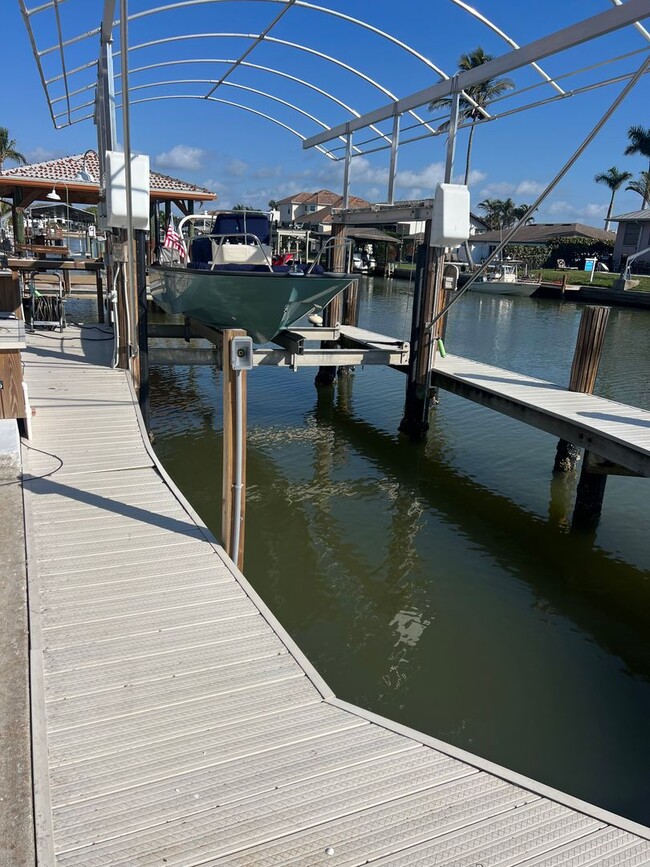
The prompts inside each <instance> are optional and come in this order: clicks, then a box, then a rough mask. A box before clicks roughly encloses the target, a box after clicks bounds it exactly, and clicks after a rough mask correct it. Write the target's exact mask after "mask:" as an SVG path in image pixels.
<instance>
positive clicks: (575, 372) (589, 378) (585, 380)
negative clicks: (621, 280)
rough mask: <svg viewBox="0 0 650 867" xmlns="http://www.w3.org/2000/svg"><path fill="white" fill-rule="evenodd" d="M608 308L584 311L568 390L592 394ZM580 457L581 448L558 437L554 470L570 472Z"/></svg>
mask: <svg viewBox="0 0 650 867" xmlns="http://www.w3.org/2000/svg"><path fill="white" fill-rule="evenodd" d="M609 311H610V308H609V307H596V306H592V305H590V306H588V307H585V308H584V310H583V311H582V317H581V319H580V327H579V329H578V337H577V340H576V348H575V352H574V354H573V363H572V365H571V375H570V377H569V391H580V392H583V393H584V394H593V391H594V387H595V385H596V376H597V374H598V366H599V365H600V356H601V354H602V351H603V344H604V341H605V331H606V329H607V320H608V319H609ZM578 456H579V450H578V448H576V446H575V445H574V444H573V443H570V442H567V441H566V440H559V441H558V444H557V450H556V453H555V464H554V466H553V472H555V473H567V472H571V471H572V470H574V469H575V465H576V462H577V460H578Z"/></svg>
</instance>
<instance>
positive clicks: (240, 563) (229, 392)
mask: <svg viewBox="0 0 650 867" xmlns="http://www.w3.org/2000/svg"><path fill="white" fill-rule="evenodd" d="M222 334H223V340H222V344H221V375H222V377H223V483H222V497H221V543H222V545H223V547H224V548H225V551H226V553H227V554H228V556H229V557H230V558H231V560H233V561H234V562H235V563H236V565H237V568H238V569H243V567H244V535H245V534H244V530H245V526H246V523H245V516H246V371H245V370H242V371H240V372H239V373H237V372H236V371H234V370H233V369H232V366H231V364H230V344H231V343H232V339H233V337H245V336H246V332H245V331H244V330H243V329H241V328H229V329H226V330H224V331H223V332H222ZM237 376H239V377H240V378H241V379H240V381H241V388H242V400H241V412H242V417H241V419H237V416H236V409H237V401H236V388H237V380H236V377H237ZM238 422H240V423H241V428H242V442H243V444H244V446H243V456H242V478H241V484H242V490H241V520H240V530H239V547H238V550H237V551H233V514H234V501H235V443H236V430H237V424H238Z"/></svg>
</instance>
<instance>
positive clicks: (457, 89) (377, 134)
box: [19, 0, 650, 202]
mask: <svg viewBox="0 0 650 867" xmlns="http://www.w3.org/2000/svg"><path fill="white" fill-rule="evenodd" d="M74 2H76V0H47V2H44V3H41V4H40V5H38V6H34V7H32V8H28V7H27V5H26V0H19V4H20V8H21V11H22V14H23V17H24V20H25V24H26V27H27V31H28V34H29V38H30V42H31V45H32V50H33V53H34V57H35V60H36V63H37V66H38V70H39V74H40V77H41V82H42V85H43V88H44V91H45V95H46V98H47V101H48V105H49V109H50V114H51V117H52V121H53V123H54V126H55V127H56V128H62V127H65V126H70V125H72V124H76V123H79V122H82V121H86V120H88V119H90V118H93V119H95V121H96V122H98V127H99V128H98V138H99V144H100V151H101V149H102V148H104V149H105V148H106V147H115V144H116V141H115V136H116V134H115V111H116V109H117V108H120V107H122V108H124V109H127V107H128V103H129V101H130V102H131V104H140V103H146V102H155V101H159V100H161V101H162V100H187V99H192V100H204V101H206V102H214V103H217V104H221V105H227V106H230V107H233V108H236V109H238V110H241V111H245V112H248V113H251V114H253V115H256V116H257V117H260V118H262V119H264V120H267V121H269V122H271V123H273V124H275V125H276V126H279V127H280V128H282V129H283V130H285V131H287V132H289V133H291V134H292V135H295V136H296V137H298V138H299V139H300V140H301V141H302V143H303V148H312V147H313V148H317V149H318V150H319V151H320V152H321V153H323V154H324V155H325V156H326V157H328V158H329V159H331V160H335V161H339V160H340V161H344V162H345V170H344V176H345V181H344V199H345V200H347V199H348V197H349V176H350V163H351V160H352V159H354V158H355V157H357V156H362V155H367V154H372V153H376V152H377V151H380V150H384V149H387V150H389V151H390V168H389V171H388V201H389V202H392V201H393V195H394V186H395V176H396V172H397V158H398V152H399V148H400V147H402V146H403V145H405V144H409V143H412V142H416V141H420V140H422V139H424V138H428V137H432V136H437V135H440V134H441V132H442V131H443V129H444V132H445V133H446V132H447V126H450V127H451V130H450V143H449V147H448V158H447V163H448V165H447V172H446V174H447V175H448V174H449V170H450V162H451V164H453V145H454V141H455V135H456V130H457V129H459V128H462V127H463V125H467V124H463V123H462V122H459V118H458V108H457V104H458V99H459V98H460V95H462V94H464V97H465V99H468V101H469V102H470V103H471V102H472V100H471V99H470V98H469V97H468V96H467V93H466V92H465V91H464V89H467V88H470V87H472V86H474V85H476V84H479V83H481V82H482V81H485V80H487V79H489V78H493V77H497V76H499V75H503V74H505V73H508V72H511V71H514V70H517V69H519V68H521V67H523V66H530V67H531V68H532V69H533V70H534V71H535V73H536V75H537V76H538V77H539V79H540V80H539V81H538V82H537V83H535V84H532V85H529V86H527V87H524V88H516V89H514V90H512V91H509V92H508V93H506V94H504V95H503V96H502V97H500V98H499V99H497V100H494V101H492V102H491V103H490V110H491V112H494V110H495V109H496V110H497V113H496V114H495V113H488V112H487V111H486V110H484V109H479V110H480V112H481V114H482V118H481V121H480V122H492V121H494V120H497V119H501V118H504V117H508V116H511V115H513V114H516V113H518V112H522V111H527V110H529V109H531V108H535V107H538V106H540V105H545V104H548V103H550V102H553V101H557V100H563V99H566V98H567V97H572V96H576V95H578V94H580V93H585V92H588V91H590V90H593V89H595V88H599V87H604V86H606V85H609V84H612V83H613V82H616V81H621V80H625V79H626V78H630V77H631V76H632V75H633V71H630V72H629V73H624V74H622V75H621V74H618V75H613V76H612V75H610V76H609V77H608V76H605V77H601V78H597V79H595V80H593V81H591V82H589V83H588V84H583V83H581V84H579V85H576V86H575V87H573V88H571V89H565V88H567V87H569V85H568V83H567V82H568V80H569V79H570V78H571V77H572V76H578V75H583V74H584V73H585V72H588V71H594V70H596V69H598V68H599V67H601V66H604V65H605V64H607V63H614V62H617V61H618V62H620V61H623V60H625V59H627V57H629V56H631V55H632V54H634V53H635V52H631V53H630V52H629V53H628V54H627V55H621V56H620V57H615V58H605V59H604V60H601V61H599V62H598V63H594V64H592V65H591V66H588V67H583V68H581V69H574V70H569V71H566V72H563V73H562V75H556V76H555V77H552V76H551V75H549V74H548V73H547V72H546V71H545V70H544V69H543V68H542V67H541V66H540V61H541V60H543V59H544V58H546V57H548V56H551V55H555V54H558V53H560V52H562V51H565V50H567V49H570V48H571V47H574V46H577V45H580V44H582V43H584V42H586V41H589V40H595V39H597V38H598V37H600V36H603V35H605V34H607V33H610V32H612V31H614V30H618V29H620V28H622V27H626V26H630V25H633V26H635V27H636V28H637V30H638V31H639V32H640V33H641V34H642V35H643V36H644V37H645V39H646V41H647V42H648V43H650V34H649V33H648V31H647V30H646V29H645V28H644V27H643V25H642V24H641V23H640V22H641V21H642V20H643V19H644V18H646V17H647V16H650V0H626V2H625V3H623V0H610V3H611V4H612V8H609V9H607V10H606V11H603V12H600V13H598V14H596V15H594V16H592V17H591V18H588V19H586V20H585V21H582V22H579V23H577V24H575V25H572V26H570V27H568V28H565V29H563V30H560V31H558V32H557V33H554V34H551V35H550V36H546V37H543V38H542V39H538V40H536V41H534V42H532V43H529V44H528V45H525V46H523V47H522V46H520V45H519V44H518V43H517V42H516V41H515V40H514V39H513V37H512V36H510V35H509V34H508V33H507V32H506V31H505V30H504V29H503V28H502V27H501V26H499V24H497V23H496V22H495V21H493V20H491V19H490V18H488V17H487V16H486V15H483V14H482V13H481V12H480V11H478V10H477V9H475V8H473V7H471V6H469V5H468V4H467V3H466V2H464V0H448V2H449V3H451V4H453V5H454V6H455V7H457V8H458V9H460V10H462V11H463V12H464V13H466V14H467V15H468V16H471V17H472V18H473V19H474V20H475V21H477V22H479V23H480V24H481V25H483V26H485V27H486V29H488V30H489V31H490V32H492V33H494V34H496V36H498V37H499V38H500V39H501V40H503V41H504V42H505V43H506V44H507V45H508V46H509V47H510V48H511V49H512V50H511V51H509V52H507V53H506V54H503V55H501V56H499V57H497V58H496V59H495V60H493V61H491V62H490V63H487V64H484V65H483V66H481V67H477V68H476V69H472V70H469V71H467V72H462V73H460V74H458V75H452V76H450V75H448V74H447V73H446V72H445V71H444V70H443V69H442V68H440V66H439V65H437V64H436V63H435V62H434V61H433V60H431V59H430V58H428V57H426V56H425V55H423V54H422V53H421V52H419V51H417V50H416V49H415V48H414V47H412V46H410V45H408V44H407V43H405V42H403V41H402V40H400V39H398V38H397V37H395V36H393V35H392V34H390V33H388V32H387V31H385V30H382V29H380V28H379V27H377V26H375V25H374V24H372V23H370V22H369V21H364V20H362V19H360V18H355V17H353V16H352V15H348V14H346V13H344V12H341V11H339V10H335V9H328V8H327V7H325V6H321V5H318V4H315V3H311V2H308V0H178V2H168V3H153V2H152V3H151V5H150V8H147V9H141V10H139V11H137V12H134V13H132V14H128V10H127V3H126V0H120V3H119V4H118V3H117V0H104V14H103V18H102V22H101V23H100V24H99V25H97V26H95V27H93V28H92V29H90V30H86V31H80V32H77V33H73V34H72V35H70V34H64V32H63V26H62V20H61V7H62V6H63V5H64V4H65V5H69V6H72V4H73V3H74ZM244 2H249V3H250V2H255V3H272V4H273V5H275V6H276V9H277V6H278V5H280V6H281V8H280V9H279V11H277V12H276V13H275V15H274V17H272V18H271V20H270V21H269V23H268V24H267V25H266V26H265V27H263V28H262V29H261V30H260V31H258V32H251V33H240V32H234V33H233V32H200V33H182V34H177V35H175V36H170V37H164V38H160V39H154V40H149V41H146V42H141V43H139V44H134V45H128V44H127V45H126V46H122V45H121V44H120V60H121V63H120V64H119V66H120V67H121V71H120V72H117V73H116V74H114V73H113V57H114V55H113V51H112V39H113V31H114V30H115V29H116V28H117V27H119V30H120V34H121V38H122V39H124V38H125V34H126V33H127V32H128V25H129V24H132V23H134V22H137V21H142V20H146V19H148V18H150V17H151V16H154V15H156V16H159V15H165V14H166V13H172V12H177V11H179V10H189V9H191V8H193V7H209V6H214V5H216V4H222V3H230V4H237V3H244ZM116 5H119V12H120V18H118V19H117V20H116ZM298 8H301V9H307V10H310V11H312V12H314V13H316V14H318V15H321V16H330V17H333V18H336V19H338V20H340V21H342V22H345V24H347V25H349V26H350V27H353V28H359V29H362V30H365V31H367V32H370V33H372V34H374V35H375V36H376V37H378V38H380V39H381V40H384V41H385V42H387V43H388V44H390V45H393V46H395V47H397V48H398V49H400V50H401V51H403V52H404V55H405V57H406V56H408V57H409V58H412V59H414V60H416V61H417V62H418V63H420V64H422V65H423V66H424V67H425V69H426V70H427V72H433V73H435V75H436V76H437V77H438V78H439V79H440V80H439V83H438V84H435V85H433V86H430V87H427V88H425V89H424V90H420V91H418V92H417V93H415V94H411V95H410V96H406V97H402V98H398V96H397V95H396V94H395V93H393V92H392V90H391V89H390V88H389V87H387V86H386V85H385V84H384V83H382V82H380V81H377V80H375V79H374V78H372V77H371V76H370V75H368V74H367V73H366V72H364V71H363V70H362V69H360V68H358V67H357V66H354V65H352V64H349V63H346V62H345V61H343V60H342V59H339V58H337V57H334V56H332V55H330V54H327V53H325V52H323V51H320V50H319V49H318V48H317V47H314V46H313V45H309V44H305V43H303V42H297V41H290V40H287V39H281V38H279V37H276V36H273V35H271V31H272V30H273V29H274V28H275V27H276V25H277V24H278V23H279V22H280V20H281V19H283V18H285V17H287V18H290V17H291V15H292V14H294V12H295V10H296V9H298ZM86 9H87V6H86V7H85V8H84V15H87V12H86ZM46 15H50V16H51V17H52V20H53V27H52V31H53V32H55V33H56V35H57V39H56V41H55V42H53V43H51V44H48V45H45V46H44V47H39V46H38V42H37V38H36V33H35V29H34V26H33V22H34V21H35V20H36V18H37V16H46ZM84 15H81V16H77V17H78V18H79V19H80V20H81V26H83V25H84V23H85V22H84ZM121 18H124V19H126V20H125V21H124V22H123V21H122V20H120V19H121ZM91 23H94V22H91ZM224 38H228V39H231V40H232V39H241V40H245V41H247V43H248V44H247V45H246V47H245V48H244V49H243V51H242V53H241V54H240V55H239V56H235V57H231V58H227V57H226V58H224V57H208V58H205V57H204V58H197V57H190V58H188V57H181V56H178V57H176V58H175V59H173V58H172V59H169V58H168V57H167V56H166V57H165V59H164V60H160V61H158V62H153V63H146V64H143V65H140V66H135V65H130V64H131V58H132V57H133V56H134V53H135V52H137V51H140V50H144V49H154V50H155V49H157V48H160V47H161V46H165V47H166V48H168V47H169V46H174V47H180V45H181V44H187V43H188V42H189V43H191V41H192V40H206V39H224ZM97 39H99V42H100V52H99V57H98V59H97V60H91V61H89V62H86V63H82V64H80V65H76V66H75V65H74V64H73V63H72V62H71V58H70V57H69V56H68V55H69V52H71V51H72V50H73V47H76V46H79V45H82V44H84V43H88V42H89V41H90V44H92V43H93V42H95V41H96V40H97ZM127 42H128V39H127ZM260 45H267V46H275V45H277V46H281V47H283V48H285V49H290V50H291V51H297V52H302V53H305V54H307V55H310V56H312V57H316V58H319V59H320V60H322V61H324V62H325V63H326V64H331V65H332V67H333V68H336V69H337V70H339V71H342V72H344V73H347V74H349V75H351V76H354V77H356V78H358V79H360V80H361V81H363V82H365V84H367V85H369V86H370V87H371V88H372V89H373V90H376V91H378V92H379V93H380V94H382V95H383V96H384V97H386V98H387V100H388V102H387V103H386V104H384V105H383V106H382V107H380V108H378V109H375V110H374V111H371V112H367V113H364V114H361V113H360V112H359V111H358V110H357V109H356V108H355V107H353V106H351V105H349V104H348V103H347V101H345V100H344V99H342V98H341V97H340V96H339V95H337V94H336V93H334V92H332V91H331V90H330V89H328V88H327V87H326V86H324V85H323V83H322V82H317V81H310V80H308V79H307V78H306V77H299V76H298V75H294V74H293V72H292V71H287V70H285V69H281V68H279V66H274V65H271V64H259V63H254V62H251V61H250V60H249V59H247V58H249V55H251V53H253V51H254V50H255V49H256V48H257V47H258V46H260ZM124 47H125V48H126V51H125V50H123V48H124ZM649 48H650V46H646V47H645V48H644V49H641V50H642V51H648V50H649ZM115 56H117V55H115ZM54 58H56V59H57V60H58V67H59V69H58V70H57V74H55V75H52V76H51V77H49V78H48V77H47V76H46V73H45V63H44V61H45V62H48V61H49V60H52V59H54ZM185 64H208V65H214V66H215V67H219V66H224V65H225V66H227V69H226V70H225V71H221V73H217V75H216V76H215V77H214V78H204V77H196V78H184V79H180V78H175V79H169V78H161V79H160V80H156V81H144V82H142V81H139V80H138V79H139V78H140V76H141V75H142V74H143V73H151V72H155V71H156V70H159V69H160V70H161V69H163V68H165V69H173V68H174V67H183V66H184V65H185ZM242 69H244V70H247V71H249V72H252V73H257V74H258V75H259V77H260V78H263V79H266V80H268V81H269V82H272V84H269V85H268V86H267V84H266V82H263V84H262V86H259V87H255V86H252V85H250V84H249V83H244V82H239V81H232V80H229V79H231V78H232V77H234V76H235V74H236V73H237V72H238V71H239V70H242ZM89 76H90V77H91V78H90V80H88V78H89ZM84 78H85V81H84ZM118 79H119V80H121V90H116V87H115V81H116V80H118ZM125 79H129V80H131V81H134V83H133V84H132V85H131V86H130V87H129V86H128V81H127V86H126V87H125V81H124V80H125ZM560 81H561V82H562V84H560ZM282 82H291V83H292V84H294V85H297V86H298V87H299V88H300V89H302V90H304V93H305V96H304V103H303V104H296V99H295V97H294V96H292V98H291V99H289V98H286V97H285V96H284V95H283V94H282V92H281V91H280V90H279V87H280V85H281V84H282ZM174 85H182V86H183V87H182V88H181V89H186V88H190V87H191V88H195V92H169V91H170V88H172V87H173V86H174ZM223 87H228V88H230V89H232V90H236V91H237V93H238V94H241V96H242V99H241V101H240V100H239V99H226V98H221V96H219V97H217V96H215V95H214V94H215V92H216V91H217V90H218V89H221V88H223ZM540 88H550V89H551V90H552V93H550V94H549V93H548V92H547V93H539V89H540ZM142 90H148V91H151V95H150V96H142V97H136V98H133V99H131V98H130V94H134V95H135V94H136V93H137V92H140V91H142ZM313 93H317V94H319V95H320V96H322V97H324V98H325V99H327V100H329V101H331V102H333V103H335V104H336V105H337V106H338V107H339V108H340V109H342V110H343V111H344V112H345V113H346V114H347V115H348V118H347V119H345V120H344V121H342V122H341V123H340V124H338V125H337V126H334V127H332V126H330V125H328V124H327V123H326V122H325V121H324V120H323V119H321V118H319V117H317V116H316V115H315V114H314V113H313V112H311V111H309V110H308V102H307V101H308V99H309V97H310V94H313ZM249 94H250V95H253V96H254V97H258V98H261V99H262V100H268V101H269V102H270V103H271V104H275V105H281V106H282V107H283V109H285V110H286V111H287V112H293V113H295V115H296V123H295V124H294V123H289V122H285V121H284V120H281V119H280V118H278V117H276V116H274V115H273V114H272V113H267V112H266V111H263V110H261V109H260V108H258V107H256V106H255V105H251V104H249V103H248V102H247V101H246V96H247V95H249ZM88 97H91V98H90V99H89V98H88ZM522 97H523V98H524V99H523V102H522ZM440 98H450V99H451V102H452V114H454V109H455V117H453V118H452V119H451V121H448V120H446V117H444V116H443V117H423V116H421V115H420V114H418V111H417V110H418V109H421V108H422V106H427V105H428V104H429V103H431V102H433V101H435V100H437V99H440ZM120 99H121V100H122V103H123V105H122V106H120V104H119V100H120ZM127 113H128V112H127ZM409 116H410V117H409ZM407 118H408V120H407ZM388 121H390V124H391V127H392V128H391V129H390V130H389V129H384V128H382V126H381V125H382V124H385V122H388ZM443 121H446V122H445V123H443ZM305 123H307V124H312V125H316V126H317V127H320V129H321V131H320V132H317V133H316V134H313V133H312V134H311V135H310V134H309V133H310V132H311V130H308V129H301V128H300V126H303V127H304V124H305ZM107 125H108V126H110V131H108V130H107V129H103V130H102V129H101V127H102V126H107ZM297 127H298V128H297ZM362 129H368V130H369V131H370V134H369V135H368V136H366V137H365V138H364V139H363V140H362V141H359V140H357V141H355V142H353V141H352V135H353V133H354V132H356V131H359V130H362ZM450 151H451V152H452V158H451V160H450V156H449V152H450Z"/></svg>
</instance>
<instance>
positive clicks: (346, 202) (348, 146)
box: [343, 132, 352, 208]
mask: <svg viewBox="0 0 650 867" xmlns="http://www.w3.org/2000/svg"><path fill="white" fill-rule="evenodd" d="M351 162H352V133H351V132H349V133H347V134H346V136H345V168H344V170H343V207H344V208H349V207H350V163H351Z"/></svg>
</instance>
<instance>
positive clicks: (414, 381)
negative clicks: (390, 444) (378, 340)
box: [399, 220, 444, 441]
mask: <svg viewBox="0 0 650 867" xmlns="http://www.w3.org/2000/svg"><path fill="white" fill-rule="evenodd" d="M430 233H431V221H430V220H427V224H426V228H425V233H424V237H425V239H427V238H429V236H430ZM443 267H444V250H439V249H438V248H436V247H430V246H429V245H428V244H427V243H424V244H422V245H421V246H420V248H419V250H418V261H417V271H416V275H415V292H414V296H413V319H412V321H411V356H410V359H409V372H408V379H407V384H406V400H405V403H404V417H403V418H402V421H401V422H400V426H399V429H400V431H401V432H402V433H404V434H406V435H407V436H409V437H410V438H411V439H413V440H415V441H422V440H425V439H426V436H427V431H428V430H429V410H430V407H431V394H430V392H431V368H432V367H433V360H434V356H435V335H434V333H433V331H432V328H431V323H432V321H433V318H434V316H435V312H436V311H439V310H440V309H442V303H443V301H442V299H443V298H444V292H443V280H442V277H443ZM441 296H442V297H441Z"/></svg>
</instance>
